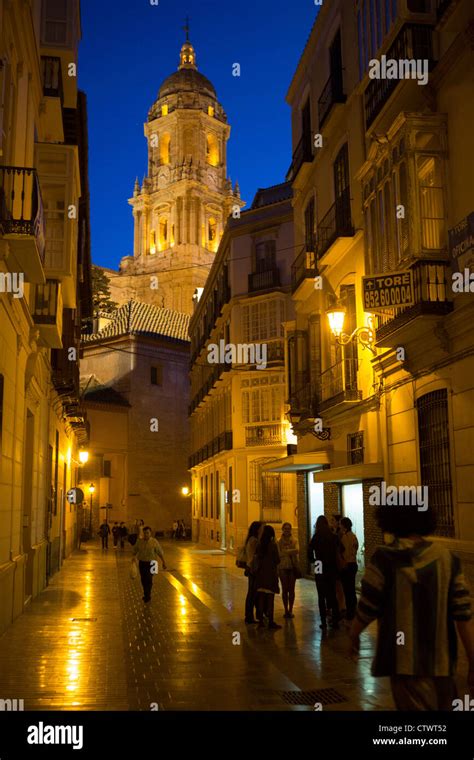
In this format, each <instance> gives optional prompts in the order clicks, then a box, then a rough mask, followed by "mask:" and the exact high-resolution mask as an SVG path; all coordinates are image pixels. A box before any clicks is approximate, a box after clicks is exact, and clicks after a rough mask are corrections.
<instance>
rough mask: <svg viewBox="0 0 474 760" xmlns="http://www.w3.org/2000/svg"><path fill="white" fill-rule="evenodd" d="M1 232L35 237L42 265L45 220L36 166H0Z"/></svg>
mask: <svg viewBox="0 0 474 760" xmlns="http://www.w3.org/2000/svg"><path fill="white" fill-rule="evenodd" d="M0 233H1V234H2V235H13V236H14V235H18V236H20V235H21V236H22V237H24V236H31V237H34V238H35V239H36V245H37V249H38V253H39V256H40V259H41V262H42V264H44V257H45V221H44V212H43V201H42V198H41V190H40V185H39V180H38V174H37V172H36V169H33V168H25V167H20V166H0Z"/></svg>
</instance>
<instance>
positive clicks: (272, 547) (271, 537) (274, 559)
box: [251, 525, 281, 630]
mask: <svg viewBox="0 0 474 760" xmlns="http://www.w3.org/2000/svg"><path fill="white" fill-rule="evenodd" d="M279 564H280V554H279V552H278V546H277V544H276V541H275V531H274V530H273V528H272V526H271V525H262V526H260V529H259V540H258V543H257V547H256V549H255V554H254V557H253V560H252V565H251V570H252V571H253V572H255V587H256V589H257V610H258V614H257V617H258V627H259V628H263V627H264V626H265V622H264V620H265V618H267V620H268V628H269V629H270V630H276V629H278V628H281V625H278V623H275V621H274V619H273V616H274V607H275V594H279V593H280V586H279V583H278V565H279Z"/></svg>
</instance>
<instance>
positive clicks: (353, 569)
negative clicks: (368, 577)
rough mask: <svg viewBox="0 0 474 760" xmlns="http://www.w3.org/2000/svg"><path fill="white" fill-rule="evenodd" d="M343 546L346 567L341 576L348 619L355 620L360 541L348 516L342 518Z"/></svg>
mask: <svg viewBox="0 0 474 760" xmlns="http://www.w3.org/2000/svg"><path fill="white" fill-rule="evenodd" d="M341 546H342V550H343V554H342V556H343V559H344V567H343V568H342V569H341V571H340V578H341V582H342V588H343V589H344V597H345V600H346V619H347V620H353V619H354V615H355V611H356V607H357V595H356V575H357V552H358V550H359V542H358V540H357V536H356V535H355V533H353V531H352V521H351V520H350V519H349V518H348V517H343V518H342V520H341Z"/></svg>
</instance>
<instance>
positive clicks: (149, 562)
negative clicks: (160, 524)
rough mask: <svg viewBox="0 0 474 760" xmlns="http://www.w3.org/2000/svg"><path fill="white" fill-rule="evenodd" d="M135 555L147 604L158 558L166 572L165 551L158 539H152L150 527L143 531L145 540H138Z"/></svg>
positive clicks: (134, 548) (144, 599)
mask: <svg viewBox="0 0 474 760" xmlns="http://www.w3.org/2000/svg"><path fill="white" fill-rule="evenodd" d="M133 555H134V558H133V560H132V562H133V561H138V570H139V572H140V580H141V583H142V587H143V601H144V602H145V604H147V603H148V602H150V601H151V589H152V586H153V575H155V574H156V573H154V572H153V569H154V567H158V565H155V563H157V562H158V558H159V559H161V562H162V564H163V570H166V563H165V558H164V556H163V550H162V548H161V546H160V544H159V543H158V541H157V540H156V538H153V537H152V535H151V528H150V527H149V526H148V525H147V526H146V527H145V528H144V529H143V538H138V539H137V542H136V544H135V546H134V547H133Z"/></svg>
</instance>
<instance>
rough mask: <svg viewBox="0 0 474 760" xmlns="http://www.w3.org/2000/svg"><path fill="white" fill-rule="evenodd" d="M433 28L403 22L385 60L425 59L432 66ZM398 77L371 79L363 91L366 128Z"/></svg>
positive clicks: (392, 89) (386, 99)
mask: <svg viewBox="0 0 474 760" xmlns="http://www.w3.org/2000/svg"><path fill="white" fill-rule="evenodd" d="M432 43H433V30H432V28H431V27H430V26H423V25H420V24H405V26H404V27H402V29H401V30H400V32H399V34H398V35H397V37H396V38H395V40H394V41H393V43H392V45H391V46H390V47H389V49H388V50H387V53H386V57H387V60H388V59H394V60H396V61H401V60H407V59H409V60H413V59H415V60H425V59H426V60H427V61H428V67H429V70H430V71H431V69H432V68H433V65H434V61H433V44H432ZM400 81H403V80H400V79H386V78H384V79H371V80H370V82H369V84H368V85H367V87H366V90H365V93H364V101H365V123H366V128H367V129H368V128H369V127H370V125H371V124H372V122H373V121H374V120H375V119H376V117H377V116H378V115H379V113H380V111H381V110H382V108H383V107H384V105H385V104H386V102H387V101H388V99H389V98H390V96H391V94H392V93H393V92H394V90H395V89H396V87H397V86H398V84H399V82H400Z"/></svg>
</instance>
